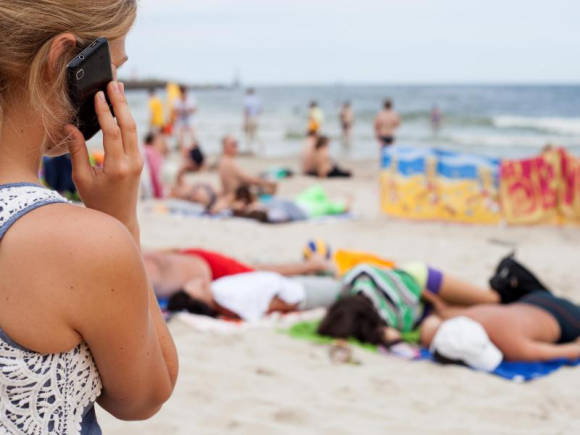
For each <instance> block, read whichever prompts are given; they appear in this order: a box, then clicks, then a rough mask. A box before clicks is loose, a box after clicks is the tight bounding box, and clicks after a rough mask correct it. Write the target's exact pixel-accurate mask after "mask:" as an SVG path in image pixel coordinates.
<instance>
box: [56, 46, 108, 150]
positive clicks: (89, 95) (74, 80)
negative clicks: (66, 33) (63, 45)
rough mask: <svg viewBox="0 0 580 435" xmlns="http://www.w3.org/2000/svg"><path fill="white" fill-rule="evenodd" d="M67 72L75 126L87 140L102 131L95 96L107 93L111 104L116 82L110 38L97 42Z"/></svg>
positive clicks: (69, 65)
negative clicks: (111, 90)
mask: <svg viewBox="0 0 580 435" xmlns="http://www.w3.org/2000/svg"><path fill="white" fill-rule="evenodd" d="M66 70H67V82H68V92H69V96H70V99H71V101H72V103H73V105H74V107H75V109H76V111H77V116H76V121H75V124H76V126H77V127H78V128H79V130H80V131H81V133H82V134H83V136H84V137H85V140H89V139H90V138H92V137H93V136H94V135H95V134H97V133H98V132H99V131H100V130H101V126H100V125H99V120H98V118H97V114H96V112H95V95H96V94H97V92H99V91H103V92H104V93H105V97H106V98H107V102H109V100H108V96H107V85H108V84H109V83H110V82H111V81H113V70H112V68H111V51H110V49H109V41H107V39H106V38H99V39H97V40H96V41H94V42H93V43H92V44H91V45H89V46H88V47H87V48H85V49H84V50H83V51H81V53H80V54H79V55H77V56H75V58H74V59H73V60H71V61H70V62H69V63H68V65H67V67H66ZM109 107H111V104H110V103H109ZM111 111H112V107H111Z"/></svg>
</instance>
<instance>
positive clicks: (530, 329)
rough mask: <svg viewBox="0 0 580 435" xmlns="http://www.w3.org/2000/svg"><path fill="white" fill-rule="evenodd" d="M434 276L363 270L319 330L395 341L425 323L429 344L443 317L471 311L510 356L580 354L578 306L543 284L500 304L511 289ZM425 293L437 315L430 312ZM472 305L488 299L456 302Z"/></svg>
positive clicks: (424, 339) (353, 276) (351, 278)
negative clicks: (470, 285) (505, 290)
mask: <svg viewBox="0 0 580 435" xmlns="http://www.w3.org/2000/svg"><path fill="white" fill-rule="evenodd" d="M411 272H412V271H411ZM436 275H437V274H435V275H433V273H430V274H428V279H427V285H426V286H421V285H419V282H418V281H417V280H416V279H415V278H413V277H412V276H411V274H409V273H405V272H402V271H392V272H388V271H385V270H381V271H378V270H371V269H369V268H359V269H358V270H355V271H353V273H352V274H351V275H350V276H349V277H348V279H347V283H348V284H349V290H348V295H347V296H346V297H344V298H342V299H340V300H338V301H337V302H336V303H335V304H334V305H333V306H332V307H331V308H330V309H329V311H328V313H327V316H326V317H325V319H324V320H323V321H322V323H321V325H320V327H319V332H320V333H321V334H324V335H328V336H332V337H337V338H345V337H349V336H354V337H356V338H358V339H359V340H361V341H363V342H370V343H374V344H382V345H385V346H387V347H389V346H390V345H392V344H393V343H396V342H398V341H399V340H400V338H401V332H407V331H410V330H411V329H413V328H416V327H418V326H420V327H421V335H420V337H421V344H423V345H425V346H429V345H430V344H431V342H432V340H433V337H434V336H435V334H436V332H437V330H438V329H439V327H440V326H441V324H442V321H443V320H444V319H449V318H453V317H459V316H465V317H468V318H471V319H472V320H475V321H476V322H479V323H480V324H481V325H482V326H483V327H484V329H485V330H486V332H487V334H488V335H489V338H490V339H491V341H492V342H493V343H494V344H495V345H496V346H497V347H498V348H499V350H500V351H502V352H503V354H504V358H505V359H507V360H521V361H530V360H536V361H538V360H551V359H555V358H570V359H576V358H579V357H580V343H578V341H576V342H575V340H578V337H579V336H580V307H578V306H577V305H574V304H573V303H571V302H570V301H567V300H565V299H561V298H557V297H555V296H553V295H552V294H551V293H550V292H548V291H547V290H545V289H541V288H539V289H538V291H534V292H530V293H529V294H527V295H523V296H522V297H521V298H520V299H519V300H517V301H516V302H513V303H511V304H508V305H499V304H494V302H499V301H500V299H506V295H505V294H504V295H502V296H501V297H500V295H499V293H494V292H493V291H483V290H479V291H477V292H475V291H474V290H475V289H472V290H470V291H468V292H465V289H466V288H464V287H463V286H462V285H459V286H457V285H458V284H460V283H459V282H454V281H449V278H448V277H447V276H443V277H442V279H438V278H435V276H436ZM429 281H431V285H429ZM433 282H436V283H438V284H437V285H435V286H433ZM450 283H452V285H451V287H449V284H450ZM439 284H440V285H439ZM466 296H469V297H467V298H466ZM474 296H477V297H476V298H473V297H474ZM420 297H422V299H423V300H424V301H426V302H429V303H430V304H431V305H432V307H433V309H434V311H435V314H431V315H427V316H425V314H426V313H425V310H424V308H423V307H422V304H420V303H418V302H419V300H420V299H419V298H420ZM474 303H483V305H477V306H472V307H468V308H466V307H459V306H458V305H471V304H474Z"/></svg>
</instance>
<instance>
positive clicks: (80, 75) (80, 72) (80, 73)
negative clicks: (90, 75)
mask: <svg viewBox="0 0 580 435" xmlns="http://www.w3.org/2000/svg"><path fill="white" fill-rule="evenodd" d="M84 77H85V70H84V69H79V70H78V71H77V80H82V79H83V78H84Z"/></svg>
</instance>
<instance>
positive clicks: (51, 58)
mask: <svg viewBox="0 0 580 435" xmlns="http://www.w3.org/2000/svg"><path fill="white" fill-rule="evenodd" d="M76 47H77V38H76V37H75V36H74V35H73V34H72V33H62V34H60V35H58V36H56V37H55V38H54V39H53V40H52V44H51V45H50V49H49V52H48V74H49V78H50V79H51V80H53V79H55V78H56V77H57V76H58V75H59V74H60V73H61V69H62V66H63V65H66V64H67V63H68V62H69V61H70V60H72V56H71V53H74V52H75V49H76ZM69 57H70V59H69Z"/></svg>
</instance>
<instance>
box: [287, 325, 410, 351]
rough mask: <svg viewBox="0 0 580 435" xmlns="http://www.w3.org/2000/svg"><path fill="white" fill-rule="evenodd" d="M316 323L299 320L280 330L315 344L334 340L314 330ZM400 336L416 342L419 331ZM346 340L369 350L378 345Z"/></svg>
mask: <svg viewBox="0 0 580 435" xmlns="http://www.w3.org/2000/svg"><path fill="white" fill-rule="evenodd" d="M318 325H320V321H309V322H300V323H296V324H294V325H292V327H291V328H289V329H285V330H282V331H281V332H283V333H284V334H288V335H289V336H290V337H292V338H297V339H299V340H307V341H311V342H313V343H316V344H331V343H332V342H333V341H334V339H333V338H331V337H326V336H324V335H320V334H318V333H317V332H316V331H317V329H318ZM402 336H403V340H404V341H406V342H408V343H418V342H419V337H420V331H419V329H416V330H414V331H411V332H406V333H403V334H402ZM348 342H349V343H350V344H352V345H354V346H357V347H360V348H363V349H365V350H368V351H370V352H377V351H378V346H375V345H374V344H368V343H361V342H360V341H358V340H355V339H354V338H351V339H349V340H348Z"/></svg>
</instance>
